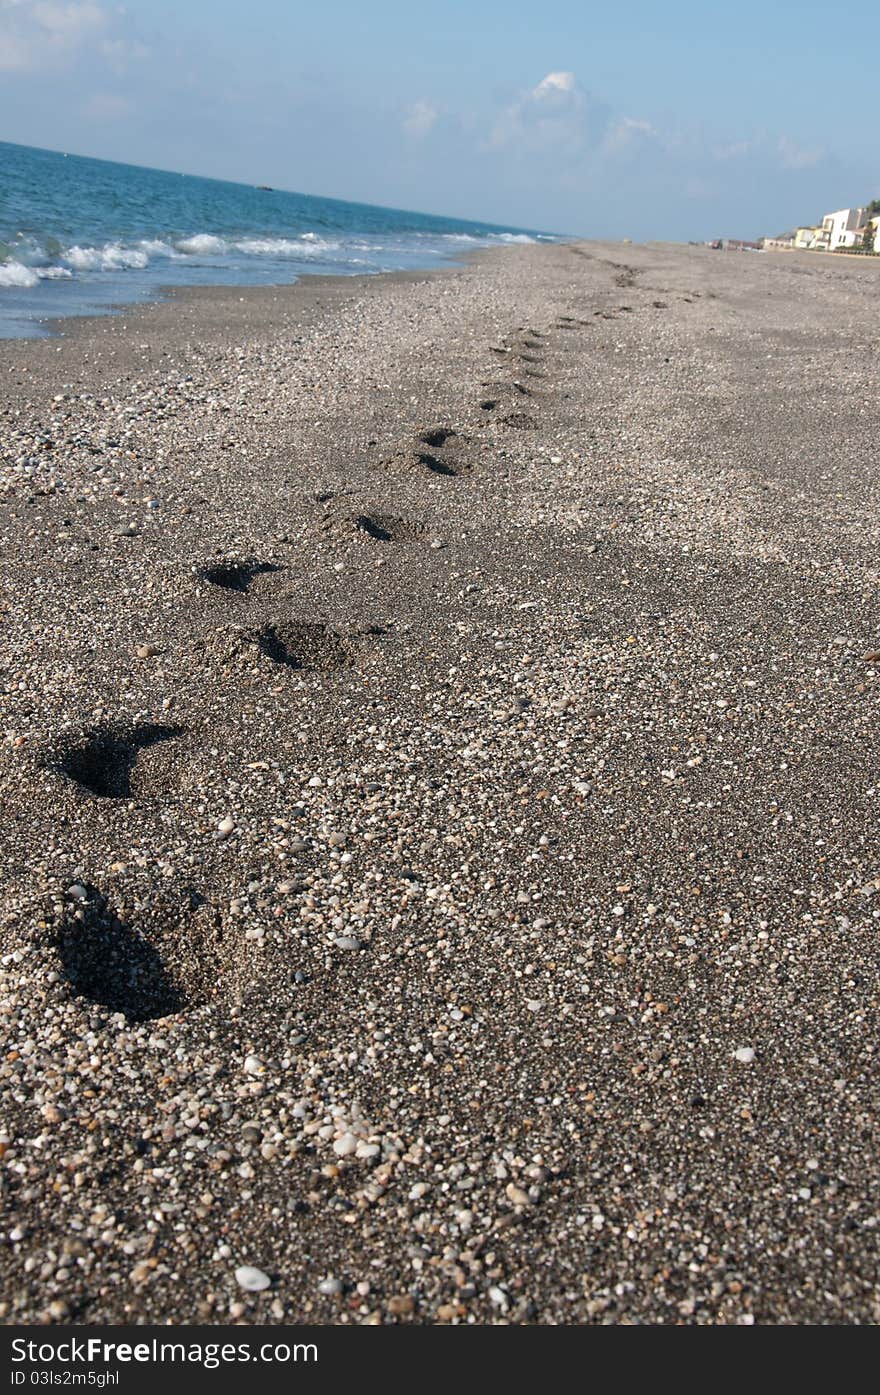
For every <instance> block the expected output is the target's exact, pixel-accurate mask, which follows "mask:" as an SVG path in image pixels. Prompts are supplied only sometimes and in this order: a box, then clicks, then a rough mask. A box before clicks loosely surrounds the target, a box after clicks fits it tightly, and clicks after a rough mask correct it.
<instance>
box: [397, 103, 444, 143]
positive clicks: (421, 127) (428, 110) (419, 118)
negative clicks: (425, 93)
mask: <svg viewBox="0 0 880 1395" xmlns="http://www.w3.org/2000/svg"><path fill="white" fill-rule="evenodd" d="M439 115H440V113H439V111H438V110H437V108H436V107H432V106H431V104H430V102H415V103H414V104H413V105H412V106H411V107H410V109H409V111H408V112H407V114H406V116H405V117H404V120H403V129H404V130H405V131H406V133H407V135H408V136H415V137H419V136H426V135H427V134H428V132H429V131H430V130H432V129H433V127H434V125H435V124H436V121H437V118H438V116H439Z"/></svg>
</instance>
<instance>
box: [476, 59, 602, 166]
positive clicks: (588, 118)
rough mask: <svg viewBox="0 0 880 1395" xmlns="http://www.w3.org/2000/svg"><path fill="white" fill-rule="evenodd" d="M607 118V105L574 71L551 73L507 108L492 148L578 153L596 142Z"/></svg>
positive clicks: (499, 120) (498, 122)
mask: <svg viewBox="0 0 880 1395" xmlns="http://www.w3.org/2000/svg"><path fill="white" fill-rule="evenodd" d="M607 121H608V109H607V107H605V106H604V105H603V104H601V103H599V102H596V101H595V100H594V99H593V98H592V97H591V96H590V94H589V92H587V91H585V89H584V88H583V87H581V85H580V83H579V82H578V80H577V78H576V76H575V74H574V73H568V72H552V73H547V74H546V76H545V77H543V78H541V81H540V82H539V83H538V84H537V85H536V86H535V87H532V88H529V89H528V90H527V91H525V92H522V93H520V95H519V96H518V97H517V98H516V100H515V101H513V102H511V103H510V104H509V105H508V106H507V107H505V108H504V110H503V111H502V112H501V113H500V115H499V116H498V118H497V120H496V122H495V125H494V127H493V129H492V133H491V135H490V137H489V141H488V145H489V148H490V149H491V150H501V149H504V148H507V149H510V150H515V151H520V152H527V151H544V152H556V153H559V154H562V155H568V156H574V155H577V154H578V153H580V152H581V151H583V150H584V149H586V148H588V147H590V146H592V145H595V143H596V141H597V139H599V138H600V137H601V135H602V133H603V131H604V128H605V126H606V125H607Z"/></svg>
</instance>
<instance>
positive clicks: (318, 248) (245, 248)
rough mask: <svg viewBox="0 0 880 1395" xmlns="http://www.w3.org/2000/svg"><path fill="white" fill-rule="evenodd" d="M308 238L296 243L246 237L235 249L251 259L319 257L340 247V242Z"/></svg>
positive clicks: (275, 238) (279, 239)
mask: <svg viewBox="0 0 880 1395" xmlns="http://www.w3.org/2000/svg"><path fill="white" fill-rule="evenodd" d="M307 237H308V241H305V240H298V241H296V242H291V240H290V238H288V237H246V238H243V239H242V241H241V242H236V243H235V248H236V250H237V251H239V252H245V253H246V254H247V255H248V256H251V257H318V256H320V255H321V253H322V252H332V251H334V250H335V248H337V247H338V246H339V243H338V242H325V241H324V239H323V238H320V237H315V236H314V234H307Z"/></svg>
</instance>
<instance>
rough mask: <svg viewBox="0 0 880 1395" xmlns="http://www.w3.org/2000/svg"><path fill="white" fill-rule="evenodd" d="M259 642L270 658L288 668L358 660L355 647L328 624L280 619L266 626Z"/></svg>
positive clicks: (325, 666) (348, 664)
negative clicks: (355, 655) (352, 647)
mask: <svg viewBox="0 0 880 1395" xmlns="http://www.w3.org/2000/svg"><path fill="white" fill-rule="evenodd" d="M257 643H258V645H259V647H260V649H261V650H262V652H263V653H264V654H265V655H266V656H267V658H270V659H271V660H272V661H273V663H276V664H284V665H286V667H287V668H296V669H306V668H312V669H323V670H327V669H334V668H351V666H352V665H353V663H354V655H353V653H352V649H351V646H350V645H349V644H348V643H347V642H346V640H345V638H344V637H343V636H342V635H339V634H337V633H336V631H335V630H331V629H330V628H329V626H327V625H321V624H308V623H306V622H296V621H294V622H287V621H281V620H279V621H276V622H275V623H274V624H271V625H264V626H263V628H262V629H261V630H260V631H259V633H258V634H257Z"/></svg>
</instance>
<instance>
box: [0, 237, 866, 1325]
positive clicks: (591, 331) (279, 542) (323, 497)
mask: <svg viewBox="0 0 880 1395" xmlns="http://www.w3.org/2000/svg"><path fill="white" fill-rule="evenodd" d="M878 275H880V267H878V266H877V265H876V264H875V263H873V262H870V261H868V260H867V259H864V260H862V261H854V260H851V259H847V260H843V259H842V260H841V261H835V260H834V259H833V258H830V257H826V258H819V257H816V256H812V257H811V256H810V255H809V254H803V255H801V254H791V255H782V254H778V255H773V254H766V255H763V256H746V255H735V254H721V253H717V252H710V251H708V250H706V249H702V248H683V247H666V246H647V247H639V246H613V245H602V244H582V245H571V246H549V245H548V246H541V247H535V246H532V247H529V246H512V247H509V248H505V249H501V250H498V251H497V252H495V253H492V254H491V255H486V256H484V257H482V258H480V259H478V260H476V261H475V262H473V263H472V264H470V265H468V266H467V267H463V268H460V269H451V270H446V271H444V272H440V273H437V274H434V275H431V276H425V275H417V274H413V275H407V276H391V277H376V278H373V279H361V280H348V279H342V280H338V281H323V280H318V279H314V280H313V279H312V278H309V279H308V281H307V282H303V283H301V284H299V285H296V286H294V287H290V288H262V289H256V290H247V291H241V292H240V291H238V290H236V291H235V292H234V293H232V292H226V291H222V290H216V289H205V290H194V291H192V292H188V293H186V294H183V295H176V296H174V297H172V298H171V299H170V300H169V301H168V302H166V303H163V304H161V305H158V306H152V307H145V308H142V309H138V310H136V311H126V312H125V314H124V316H116V317H110V318H102V319H96V320H93V321H88V322H83V323H82V324H79V325H76V326H73V327H70V326H65V327H64V334H63V336H62V337H61V338H57V339H48V340H45V341H25V342H21V343H4V344H0V375H2V381H3V383H4V384H5V392H4V399H3V400H4V405H3V407H2V409H0V411H2V414H0V500H2V511H0V556H2V573H0V622H2V636H3V638H2V650H0V691H2V701H3V722H2V746H0V800H2V808H3V813H4V817H3V819H2V822H0V1014H2V1021H3V1051H2V1053H0V1101H2V1112H0V1176H2V1196H3V1203H2V1204H3V1217H2V1222H0V1275H2V1282H0V1294H2V1297H0V1319H2V1320H3V1321H5V1322H8V1323H11V1322H16V1323H24V1322H40V1323H61V1324H65V1323H101V1322H109V1323H123V1322H137V1323H145V1322H150V1323H213V1322H221V1323H222V1322H240V1323H245V1324H263V1323H271V1322H287V1323H296V1322H313V1323H328V1324H341V1323H364V1324H376V1323H452V1324H468V1323H507V1324H527V1323H542V1324H557V1323H631V1322H640V1323H643V1322H649V1323H693V1324H702V1323H718V1324H743V1325H749V1324H751V1323H754V1322H760V1323H780V1324H789V1323H816V1322H819V1323H835V1324H839V1323H870V1322H876V1321H877V1320H878V1319H880V1286H878V1280H877V1274H878V1234H880V1227H878V1225H877V1224H876V1221H877V1212H876V1196H877V1188H878V1182H880V1176H878V1172H880V1165H878V1157H880V1149H878V1143H880V1139H878V1127H877V1113H876V1049H877V1047H876V1043H877V1001H878V989H880V960H878V949H877V944H878V926H877V922H878V918H880V900H878V892H880V867H878V863H877V840H876V833H875V810H876V802H877V797H878V793H880V781H878V778H877V773H876V750H877V745H878V720H877V709H876V706H875V699H876V696H877V683H878V681H880V677H878V675H880V668H878V667H875V666H874V661H875V660H876V659H877V655H878V653H880V649H878V645H880V606H878V601H877V596H878V591H877V581H878V576H877V555H878V542H880V537H878V533H880V522H878V520H880V508H878V503H880V500H878V490H880V486H878V482H877V472H876V465H875V458H876V440H877V437H878V427H880V420H878V418H880V406H878V403H880V395H878V391H877V388H878V368H877V352H876V349H877V345H876V334H875V332H874V329H873V326H874V324H875V320H876V314H875V309H876V295H877V289H878V279H877V278H878ZM624 307H625V308H624ZM499 351H501V352H499ZM441 540H442V542H443V546H442V547H435V546H433V545H432V541H441ZM142 651H144V652H142ZM146 651H149V652H146ZM253 1257H256V1258H258V1259H259V1264H260V1266H261V1267H260V1269H254V1268H253V1267H252V1266H250V1265H249V1264H242V1265H240V1266H239V1267H238V1268H236V1265H237V1264H238V1262H239V1260H240V1259H241V1258H245V1259H250V1258H253ZM270 1275H271V1280H270V1277H269V1276H270ZM243 1276H245V1277H246V1278H247V1280H248V1281H247V1282H244V1281H243ZM328 1276H329V1277H328ZM270 1284H271V1293H263V1292H262V1291H261V1290H262V1289H265V1288H266V1287H267V1285H270Z"/></svg>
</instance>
